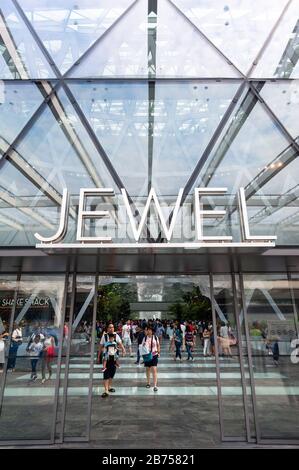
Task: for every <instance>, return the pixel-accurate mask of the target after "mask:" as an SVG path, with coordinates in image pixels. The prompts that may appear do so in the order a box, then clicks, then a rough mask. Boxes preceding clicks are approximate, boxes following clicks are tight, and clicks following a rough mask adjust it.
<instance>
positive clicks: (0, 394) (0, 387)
mask: <svg viewBox="0 0 299 470" xmlns="http://www.w3.org/2000/svg"><path fill="white" fill-rule="evenodd" d="M20 280H21V270H19V271H18V273H17V276H16V284H15V292H14V303H13V307H12V310H11V313H10V322H9V330H8V334H9V337H8V343H7V360H6V361H5V346H4V365H3V372H2V376H3V377H2V381H0V419H1V413H2V406H3V398H4V390H5V385H6V373H7V363H8V356H9V349H10V344H11V337H12V332H13V324H14V319H15V313H16V309H17V299H18V294H19V289H20ZM0 442H1V440H0Z"/></svg>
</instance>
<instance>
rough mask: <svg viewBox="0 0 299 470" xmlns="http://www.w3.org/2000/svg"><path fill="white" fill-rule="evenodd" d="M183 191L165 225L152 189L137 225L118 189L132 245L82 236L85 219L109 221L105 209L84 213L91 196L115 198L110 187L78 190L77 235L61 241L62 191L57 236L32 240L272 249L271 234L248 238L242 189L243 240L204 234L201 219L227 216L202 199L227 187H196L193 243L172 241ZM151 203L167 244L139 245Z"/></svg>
mask: <svg viewBox="0 0 299 470" xmlns="http://www.w3.org/2000/svg"><path fill="white" fill-rule="evenodd" d="M183 192H184V190H183V189H182V188H181V189H180V190H179V194H178V197H177V200H176V203H175V207H174V209H173V213H172V218H171V221H170V223H169V224H168V223H167V222H166V220H165V216H164V214H163V211H162V208H161V204H160V202H159V199H158V197H157V194H156V191H155V189H154V188H152V189H151V190H150V192H149V195H148V198H147V201H146V204H145V207H144V209H143V212H142V215H141V218H140V221H139V222H136V220H135V216H134V215H133V212H132V208H131V204H130V202H129V198H128V195H127V192H126V190H125V189H121V195H122V199H123V203H124V206H125V209H126V214H127V217H128V220H129V223H130V227H131V231H132V234H133V237H134V240H135V241H134V242H131V243H125V242H123V243H119V242H118V243H115V242H114V241H113V238H112V237H108V236H86V235H84V225H85V221H86V220H87V219H109V218H110V217H111V214H110V212H109V211H107V210H95V211H91V210H88V211H87V210H86V205H87V201H88V198H90V197H105V198H107V197H109V198H113V197H114V196H115V193H114V190H113V189H111V188H81V189H80V197H79V207H78V219H77V233H76V242H75V243H67V242H63V240H64V238H65V235H66V233H67V230H68V214H69V206H70V195H69V192H68V190H67V189H66V188H65V189H64V190H63V196H62V204H61V212H60V221H59V226H58V229H57V231H56V233H55V234H54V235H52V236H49V237H44V236H42V235H40V234H38V233H35V238H36V239H37V240H39V242H40V243H38V244H36V248H43V249H44V248H51V249H53V248H112V247H114V248H126V247H128V248H130V247H137V248H149V247H153V248H168V247H169V248H201V247H244V246H248V247H269V246H275V240H276V238H277V237H276V236H272V235H251V233H250V227H249V220H248V213H247V206H246V198H245V190H244V188H240V189H239V191H238V208H239V215H240V223H241V234H242V241H241V242H234V241H233V237H231V236H224V235H214V236H207V235H205V234H204V227H203V220H204V219H205V218H209V219H211V218H219V217H223V216H224V215H225V214H226V211H225V210H205V209H204V206H203V202H202V198H203V197H204V196H223V195H225V194H226V193H227V188H195V190H194V218H195V238H194V241H192V242H185V243H184V242H181V243H177V242H174V241H173V231H174V228H175V224H176V221H177V217H178V213H179V211H180V208H181V206H182V198H183ZM152 203H154V205H155V209H156V213H157V217H158V220H159V223H160V227H161V231H162V232H163V234H164V237H165V238H166V240H167V242H165V241H163V242H160V243H158V242H154V243H152V242H146V243H144V242H140V238H141V235H142V233H143V231H144V228H145V226H146V221H147V218H148V215H149V210H150V206H151V204H152Z"/></svg>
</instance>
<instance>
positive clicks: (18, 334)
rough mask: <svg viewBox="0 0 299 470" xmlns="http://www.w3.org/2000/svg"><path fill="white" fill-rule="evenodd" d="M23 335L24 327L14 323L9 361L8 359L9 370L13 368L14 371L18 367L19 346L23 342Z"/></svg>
mask: <svg viewBox="0 0 299 470" xmlns="http://www.w3.org/2000/svg"><path fill="white" fill-rule="evenodd" d="M22 341H23V337H22V328H20V326H18V325H17V323H14V326H13V331H12V335H11V342H10V348H9V353H8V361H7V370H9V369H10V370H11V371H12V372H14V371H15V368H16V360H17V353H18V349H19V346H20V345H21V344H22Z"/></svg>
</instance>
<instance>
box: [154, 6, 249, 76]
mask: <svg viewBox="0 0 299 470" xmlns="http://www.w3.org/2000/svg"><path fill="white" fill-rule="evenodd" d="M199 57H200V60H198V58H199ZM157 76H170V77H238V76H240V74H239V73H238V71H237V70H236V69H235V68H234V67H233V66H232V65H231V64H230V63H229V62H228V61H226V59H225V58H223V56H222V55H221V54H219V52H218V51H217V50H215V49H214V48H213V47H212V46H211V45H210V44H209V42H208V41H206V40H205V39H203V38H202V36H201V35H200V33H199V32H198V31H197V30H196V29H195V27H194V26H192V25H190V22H189V21H188V20H187V19H186V18H184V16H183V15H181V14H180V13H179V12H178V11H177V10H176V9H175V8H174V6H173V5H171V4H170V3H169V2H158V13H157Z"/></svg>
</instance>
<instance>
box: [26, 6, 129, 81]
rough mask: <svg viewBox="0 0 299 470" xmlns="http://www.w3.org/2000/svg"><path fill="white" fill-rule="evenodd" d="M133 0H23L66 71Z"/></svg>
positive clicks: (46, 45) (33, 23) (30, 18)
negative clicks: (98, 0)
mask: <svg viewBox="0 0 299 470" xmlns="http://www.w3.org/2000/svg"><path fill="white" fill-rule="evenodd" d="M131 3H132V0H101V2H100V3H99V4H97V2H91V1H90V0H79V1H76V4H74V1H73V0H64V1H63V2H62V3H61V1H59V0H52V1H51V3H50V4H49V1H48V0H21V1H19V4H20V5H21V7H22V8H23V10H24V12H25V13H26V15H27V18H28V19H29V20H30V22H31V24H32V25H33V27H34V28H35V30H36V32H37V33H38V35H39V37H40V38H41V40H42V41H43V44H44V46H45V47H46V48H47V50H48V51H49V53H50V54H51V56H52V57H53V59H54V62H55V63H56V65H57V66H58V68H59V69H60V71H61V73H65V72H66V70H67V69H69V68H70V67H71V66H72V65H73V63H74V62H75V61H76V60H78V59H79V58H80V57H81V56H82V54H83V53H84V52H85V51H86V50H87V49H88V47H89V46H90V45H91V44H92V43H93V42H94V41H95V40H96V39H98V38H99V37H101V36H102V34H103V33H104V32H105V31H106V30H107V29H108V28H109V27H110V26H111V25H112V24H113V23H114V22H115V21H116V20H117V19H118V18H119V17H120V16H121V14H122V13H123V12H124V10H125V9H126V8H128V7H129V5H130V4H131Z"/></svg>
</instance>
